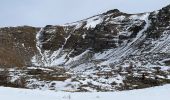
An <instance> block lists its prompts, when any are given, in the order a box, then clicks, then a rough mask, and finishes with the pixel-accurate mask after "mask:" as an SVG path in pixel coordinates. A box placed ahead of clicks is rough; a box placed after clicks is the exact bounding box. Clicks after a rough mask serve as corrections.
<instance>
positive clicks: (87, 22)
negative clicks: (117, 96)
mask: <svg viewBox="0 0 170 100" xmlns="http://www.w3.org/2000/svg"><path fill="white" fill-rule="evenodd" d="M169 16H170V6H167V7H164V8H162V9H160V10H158V11H154V12H148V13H140V14H126V13H123V12H120V11H119V10H117V9H115V10H110V11H108V12H106V13H103V14H100V15H96V16H93V17H90V18H87V19H84V20H81V21H77V22H74V23H68V24H65V25H63V26H58V25H57V26H52V25H47V26H45V27H43V28H41V29H40V28H34V27H27V26H25V27H16V28H1V29H0V35H1V36H0V40H1V43H0V55H1V57H0V66H3V67H9V66H10V67H22V66H28V67H30V66H34V67H47V68H50V69H48V70H53V71H52V72H53V73H55V71H54V69H53V68H61V67H62V68H63V69H64V70H65V71H66V72H69V73H71V76H70V74H69V77H64V80H65V78H68V79H71V80H69V82H68V80H66V82H65V81H64V80H63V84H65V85H68V84H66V83H69V84H72V86H73V88H71V89H73V90H74V89H75V90H80V91H86V90H87V91H92V90H98V91H108V90H124V89H133V88H143V87H150V86H155V85H160V84H164V83H168V82H169V79H170V67H169V64H170V60H169V58H170V35H169V34H170V17H169ZM51 68H52V69H51ZM55 70H56V69H55ZM41 71H42V69H41ZM65 71H64V72H63V73H66V72H65ZM45 72H46V71H45ZM59 72H60V71H57V73H59ZM27 74H28V73H27ZM27 74H26V73H25V75H27ZM34 74H35V73H34ZM41 74H42V73H41ZM43 74H45V75H46V74H47V73H43ZM36 75H37V74H36ZM64 75H65V74H64ZM56 76H57V75H56ZM66 76H68V74H66ZM44 77H46V78H47V76H44ZM48 77H49V76H48ZM57 77H58V76H57ZM38 78H39V77H38ZM41 78H42V77H41ZM43 79H44V78H43ZM43 79H42V80H41V82H42V81H43V82H44V80H43ZM48 79H49V78H48ZM53 79H54V78H52V79H51V80H50V81H57V80H53ZM55 79H56V78H55ZM57 79H58V78H57ZM75 79H76V80H75ZM36 80H37V78H36ZM48 81H49V80H48ZM29 82H32V81H30V80H29V81H28V83H29ZM32 83H33V82H32ZM32 83H31V84H32ZM47 83H48V82H47ZM47 83H46V84H47ZM39 84H40V83H39ZM43 84H45V83H43ZM51 84H52V83H51ZM27 86H30V84H29V85H27ZM31 86H32V85H31ZM31 86H30V87H31ZM38 86H42V84H40V85H38ZM55 86H57V82H54V83H53V86H52V87H54V88H55ZM72 86H70V87H72ZM62 89H65V88H64V87H63V88H62ZM69 89H70V88H69ZM66 90H67V89H66Z"/></svg>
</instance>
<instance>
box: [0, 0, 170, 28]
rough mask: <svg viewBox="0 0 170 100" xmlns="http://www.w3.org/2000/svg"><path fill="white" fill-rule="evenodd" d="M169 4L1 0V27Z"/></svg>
mask: <svg viewBox="0 0 170 100" xmlns="http://www.w3.org/2000/svg"><path fill="white" fill-rule="evenodd" d="M168 4H170V0H0V12H1V13H0V27H4V26H20V25H32V26H44V25H47V24H52V25H58V24H64V23H67V22H73V21H77V20H81V19H84V18H86V17H90V16H93V15H96V14H99V13H103V12H106V11H107V10H110V9H119V10H120V11H123V12H127V13H140V12H150V11H154V10H158V9H160V8H162V7H164V6H166V5H168Z"/></svg>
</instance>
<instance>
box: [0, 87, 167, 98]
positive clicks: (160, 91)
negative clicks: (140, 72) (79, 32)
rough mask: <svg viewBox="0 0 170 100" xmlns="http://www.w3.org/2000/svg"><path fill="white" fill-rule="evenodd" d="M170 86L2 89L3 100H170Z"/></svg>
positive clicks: (0, 96) (0, 95)
mask: <svg viewBox="0 0 170 100" xmlns="http://www.w3.org/2000/svg"><path fill="white" fill-rule="evenodd" d="M169 98H170V85H164V86H158V87H153V88H147V89H139V90H130V91H122V92H86V93H82V92H76V93H70V92H54V91H49V90H47V91H40V90H29V89H17V88H9V87H0V99H1V100H169Z"/></svg>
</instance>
